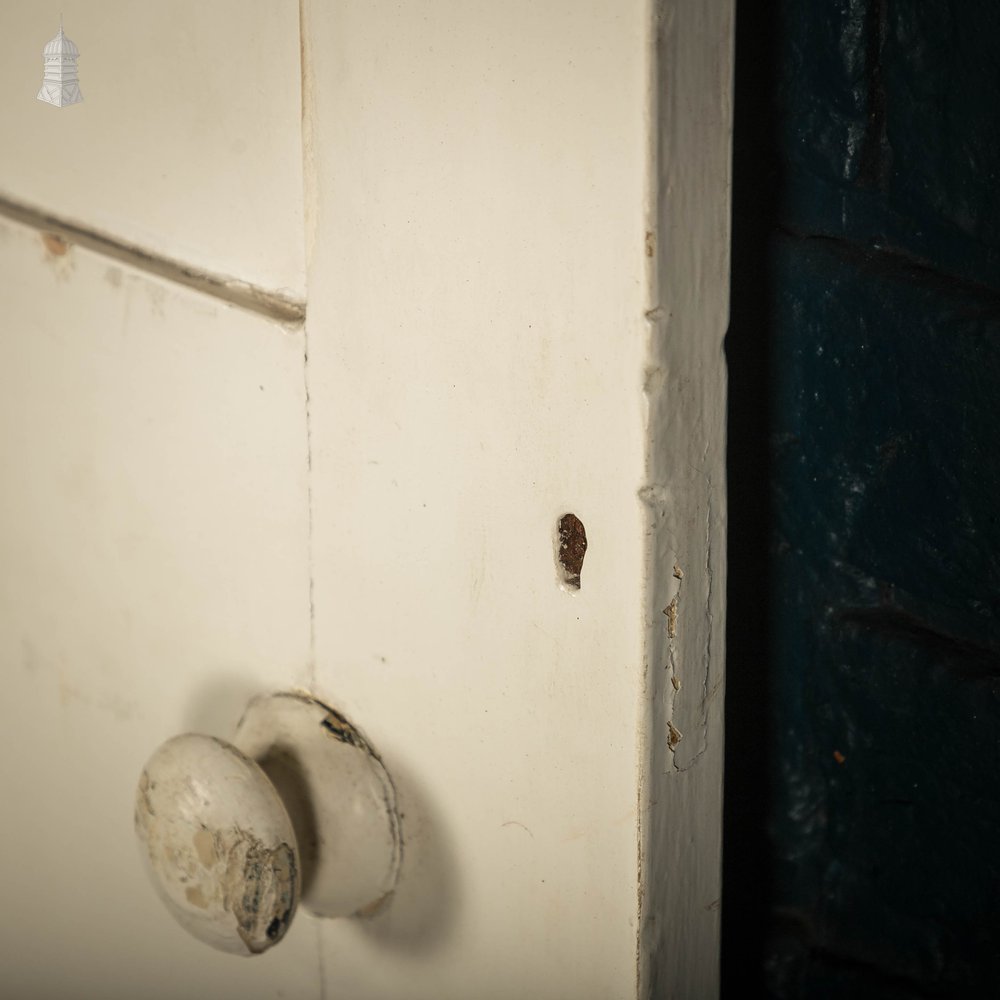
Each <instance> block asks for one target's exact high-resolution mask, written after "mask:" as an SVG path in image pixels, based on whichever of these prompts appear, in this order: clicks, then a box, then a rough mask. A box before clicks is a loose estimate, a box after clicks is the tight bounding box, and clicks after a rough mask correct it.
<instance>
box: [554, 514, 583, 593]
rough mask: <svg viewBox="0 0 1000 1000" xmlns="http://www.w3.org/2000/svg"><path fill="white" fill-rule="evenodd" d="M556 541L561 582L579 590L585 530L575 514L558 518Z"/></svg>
mask: <svg viewBox="0 0 1000 1000" xmlns="http://www.w3.org/2000/svg"><path fill="white" fill-rule="evenodd" d="M558 540H559V551H558V558H559V567H560V570H561V575H562V582H563V584H565V586H567V587H569V588H570V589H572V590H579V589H580V574H581V572H582V571H583V557H584V556H585V555H586V554H587V530H586V528H584V526H583V521H581V520H580V519H579V518H578V517H577V516H576V514H563V516H562V517H561V518H559V528H558Z"/></svg>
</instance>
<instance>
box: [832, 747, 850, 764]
mask: <svg viewBox="0 0 1000 1000" xmlns="http://www.w3.org/2000/svg"><path fill="white" fill-rule="evenodd" d="M833 759H834V760H835V761H836V762H837V763H838V764H843V763H844V761H846V760H847V758H846V757H845V756H844V755H843V754H842V753H841V752H840V751H839V750H834V751H833Z"/></svg>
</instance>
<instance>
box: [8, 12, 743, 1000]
mask: <svg viewBox="0 0 1000 1000" xmlns="http://www.w3.org/2000/svg"><path fill="white" fill-rule="evenodd" d="M61 7H62V13H63V18H64V26H65V33H66V34H67V35H68V36H70V37H71V38H73V40H74V41H75V42H76V44H77V45H78V47H79V49H80V58H79V78H80V86H81V90H82V93H83V96H84V101H83V103H81V104H77V105H73V106H70V107H65V108H55V107H52V106H49V105H46V104H43V103H41V102H38V101H35V99H34V94H35V91H36V90H37V87H38V85H39V83H40V82H41V70H42V62H41V48H42V46H43V45H44V44H45V42H46V41H47V40H48V39H49V38H50V37H51V36H52V35H53V34H54V33H55V31H56V30H57V28H58V11H56V12H55V14H53V13H52V12H51V11H49V10H48V9H47V8H46V6H45V5H38V4H34V3H32V4H30V5H29V4H28V3H27V2H25V3H21V4H18V5H14V6H13V7H12V8H11V9H12V11H13V16H12V17H11V18H10V19H9V23H8V25H7V26H6V27H5V29H4V31H3V32H2V33H0V88H2V93H0V127H2V129H3V134H4V135H5V136H6V137H7V138H8V141H7V142H6V143H5V144H4V146H3V147H2V148H0V198H2V199H3V204H2V205H0V210H2V215H3V217H2V218H0V296H2V297H0V322H2V324H3V326H2V329H0V475H2V483H3V489H2V492H0V663H2V669H3V676H4V678H5V681H6V690H5V697H4V698H3V699H2V700H0V724H2V727H3V730H2V731H3V738H4V741H5V742H4V748H5V750H6V751H7V752H6V753H5V754H4V757H3V763H2V764H0V795H2V799H3V803H4V817H5V820H6V822H5V823H4V825H3V831H2V833H0V844H2V851H0V858H2V860H0V876H2V879H3V884H4V886H5V890H6V897H5V898H6V900H7V903H8V912H9V914H10V920H9V922H8V928H7V931H6V933H5V935H4V937H3V940H2V942H0V966H2V969H3V978H4V993H5V995H10V996H17V997H19V998H25V1000H27V998H39V1000H42V998H48V997H52V996H60V997H67V998H70V997H81V998H84V997H93V996H102V997H107V998H116V997H123V998H124V997H134V996H143V997H147V998H155V997H163V998H171V997H180V996H194V995H201V996H212V997H219V998H223V997H234V998H235V997H241V998H247V997H282V996H283V997H289V998H291V997H335V996H337V997H350V998H359V1000H365V998H399V1000H409V998H435V1000H442V998H468V997H477V998H498V1000H501V998H507V997H519V996H530V997H533V998H539V1000H541V998H547V997H553V998H555V997H574V998H589V997H593V998H595V1000H596V998H601V1000H606V998H612V997H615V998H617V997H621V998H626V997H627V998H633V997H636V996H648V995H655V996H678V997H685V998H694V997H709V996H712V995H714V993H715V991H716V989H717V961H718V954H717V947H718V907H719V896H720V888H719V849H720V808H721V762H722V732H721V704H722V694H721V684H722V677H723V672H722V666H723V661H722V655H723V648H722V645H723V644H722V638H723V625H724V622H723V603H722V594H723V593H724V534H723V531H724V511H725V492H724V478H723V441H722V427H723V426H724V423H723V418H724V408H725V397H724V370H723V363H722V350H721V345H722V336H723V334H724V332H725V325H726V310H727V305H726V286H727V283H728V264H727V261H728V257H727V239H728V148H729V147H728V141H729V140H728V136H729V121H730V119H729V86H730V83H729V81H730V68H731V67H730V63H731V52H730V43H731V10H730V4H729V3H728V2H723V0H718V2H713V3H709V4H699V5H689V4H681V3H672V2H671V3H666V4H663V5H662V7H661V6H659V5H658V6H656V7H655V9H654V7H653V6H652V5H651V4H650V3H648V2H646V0H628V2H621V0H615V2H593V3H586V4H579V3H558V2H550V3H537V2H528V0H518V2H514V3H507V4H495V3H485V2H482V3H480V2H471V3H470V2H458V0H455V2H452V0H441V2H433V3H418V2H414V3H404V4H398V3H388V2H385V3H383V2H372V0H365V2H361V0H358V2H353V0H342V2H336V3H325V2H319V0H303V2H302V3H301V4H297V3H293V2H280V3H263V2H259V3H258V2H255V3H245V2H242V3H235V2H218V3H213V4H212V5H210V6H209V7H206V5H204V4H198V3H196V2H194V0H171V2H165V3H163V4H160V5H155V9H154V5H149V4H146V3H139V2H138V0H101V2H100V3H94V2H91V3H82V2H78V3H75V4H73V3H71V2H70V0H63V3H62V5H61ZM12 138H13V139H15V140H16V141H11V139H12ZM303 315H304V317H305V318H304V321H303V319H302V316H303ZM567 513H572V514H573V515H575V517H576V518H578V519H579V522H580V523H581V524H582V525H583V527H584V528H585V530H586V536H587V542H588V546H587V550H586V556H585V558H584V561H583V566H582V572H581V574H580V586H579V588H577V587H575V586H573V585H572V582H568V581H567V576H568V575H572V572H570V573H567V572H566V571H565V570H564V568H563V567H562V566H561V565H560V559H559V531H558V525H559V522H560V519H561V518H562V517H563V516H564V515H566V514H567ZM292 688H303V689H307V690H310V691H313V692H314V693H315V694H317V695H318V696H319V697H321V698H322V699H324V700H326V701H328V702H330V703H332V704H334V705H335V706H337V707H338V708H340V709H342V710H343V711H344V712H346V713H347V714H348V716H350V717H351V719H352V720H353V721H354V722H356V723H357V724H359V725H360V726H361V727H362V728H363V729H364V730H365V731H366V733H367V734H368V736H369V737H370V738H371V739H372V741H373V742H374V743H375V745H376V746H377V747H378V748H379V750H380V751H381V753H382V756H383V759H384V761H385V763H386V766H387V767H388V769H389V771H390V773H391V774H392V775H393V778H394V780H395V782H396V785H397V789H398V793H399V798H400V807H401V811H402V814H403V838H404V859H403V869H402V876H401V882H400V885H399V888H398V890H397V892H396V895H395V897H394V899H393V900H392V903H391V904H390V905H389V906H388V907H386V908H385V909H384V911H383V912H381V913H380V914H379V915H378V916H376V917H374V918H371V919H367V920H360V919H349V920H336V921H332V920H318V919H316V918H313V917H311V916H310V915H309V914H308V913H306V912H300V913H299V915H298V916H297V917H296V919H295V921H294V923H293V926H292V928H291V930H290V931H289V933H288V935H287V937H286V938H285V939H284V941H282V942H281V944H280V945H279V946H278V947H276V948H274V949H273V950H271V951H269V952H267V953H266V954H264V955H262V956H259V957H255V958H253V959H239V958H234V957H233V956H230V955H226V954H222V953H217V952H214V951H212V950H211V949H209V948H207V947H205V946H204V945H202V944H200V943H199V942H198V941H196V940H194V939H193V938H190V937H188V936H187V935H185V933H184V932H183V931H182V930H180V929H179V928H178V927H177V926H176V925H175V924H174V923H173V921H172V920H171V919H170V917H169V916H168V915H167V913H166V912H165V911H164V910H162V908H161V907H160V904H159V903H158V901H157V900H156V897H155V896H154V894H153V892H152V890H151V889H150V887H149V886H148V885H147V884H146V882H145V879H144V875H143V873H142V869H141V867H140V865H139V862H138V855H137V850H136V847H135V845H134V838H133V833H132V802H133V796H134V793H135V783H136V779H137V777H138V774H139V771H140V769H141V767H142V765H143V763H144V761H145V759H146V758H147V757H148V755H149V754H150V752H151V751H152V750H153V749H154V748H155V747H156V746H157V745H158V744H159V743H160V742H162V741H163V740H164V739H166V738H167V737H169V736H171V735H174V734H176V733H180V732H184V731H199V732H206V733H209V734H213V735H217V736H220V737H224V738H228V737H231V736H232V733H233V729H234V727H235V724H236V721H237V720H238V718H239V716H240V714H241V713H242V711H243V709H244V708H245V706H246V703H247V701H248V699H249V698H250V697H252V696H253V695H255V694H258V693H260V692H263V691H274V690H286V689H292Z"/></svg>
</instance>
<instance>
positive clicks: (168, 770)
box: [135, 734, 301, 955]
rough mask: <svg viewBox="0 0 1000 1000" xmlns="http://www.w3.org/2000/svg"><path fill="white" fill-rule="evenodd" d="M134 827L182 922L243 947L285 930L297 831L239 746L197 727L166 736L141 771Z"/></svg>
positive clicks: (291, 907)
mask: <svg viewBox="0 0 1000 1000" xmlns="http://www.w3.org/2000/svg"><path fill="white" fill-rule="evenodd" d="M135 829H136V835H137V836H138V839H139V842H140V845H141V847H142V854H143V857H144V860H145V861H146V866H147V870H148V872H149V875H150V878H151V879H152V882H153V885H154V886H155V887H156V890H157V892H158V894H159V896H160V898H161V899H162V900H163V902H164V903H165V904H166V906H167V909H168V910H169V911H170V913H171V914H172V915H173V917H174V918H175V919H176V920H177V922H178V923H179V924H180V925H181V926H182V927H184V928H185V930H187V931H189V932H190V933H191V934H193V935H194V936H195V937H196V938H198V939H199V940H201V941H204V942H205V943H206V944H210V945H212V946H213V947H214V948H218V949H220V950H222V951H227V952H231V953H234V954H239V955H256V954H259V953H260V952H262V951H266V950H267V949H268V948H270V947H271V946H272V945H274V944H277V943H278V942H279V941H280V940H281V939H282V937H283V936H284V934H285V931H286V930H287V928H288V924H289V922H290V921H291V919H292V916H293V915H294V913H295V907H296V905H297V903H298V899H299V893H300V878H301V876H300V873H299V864H298V848H297V846H296V842H295V834H294V832H293V829H292V824H291V820H290V819H289V817H288V813H287V811H286V809H285V806H284V805H283V803H282V801H281V799H280V798H279V797H278V794H277V792H276V791H275V789H274V787H273V786H272V785H271V783H270V782H269V781H268V779H267V777H266V775H265V774H264V772H263V771H262V770H261V769H260V767H259V766H258V765H257V764H256V763H254V761H252V760H251V759H250V758H249V757H247V756H246V755H245V754H243V753H242V752H241V751H239V750H238V749H237V748H236V747H234V746H232V745H231V744H229V743H226V742H224V741H223V740H218V739H215V738H214V737H211V736H199V735H194V734H187V735H184V736H176V737H174V738H173V739H171V740H168V741H167V742H166V743H164V744H163V745H162V746H161V747H160V748H159V749H158V750H157V751H156V752H155V753H154V754H153V756H152V757H151V758H150V760H149V762H148V763H147V764H146V767H145V769H144V770H143V772H142V776H141V777H140V779H139V788H138V792H137V795H136V807H135Z"/></svg>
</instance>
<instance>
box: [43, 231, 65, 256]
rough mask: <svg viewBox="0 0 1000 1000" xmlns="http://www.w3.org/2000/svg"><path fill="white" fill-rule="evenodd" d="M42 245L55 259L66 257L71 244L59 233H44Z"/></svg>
mask: <svg viewBox="0 0 1000 1000" xmlns="http://www.w3.org/2000/svg"><path fill="white" fill-rule="evenodd" d="M42 243H44V244H45V249H46V250H48V252H49V253H50V254H51V255H52V256H53V257H64V256H65V255H66V253H67V251H68V250H69V243H68V242H67V241H66V240H64V239H63V238H62V237H61V236H59V235H58V234H57V233H42Z"/></svg>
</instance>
